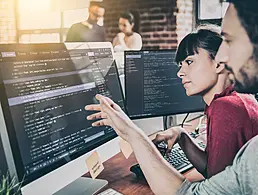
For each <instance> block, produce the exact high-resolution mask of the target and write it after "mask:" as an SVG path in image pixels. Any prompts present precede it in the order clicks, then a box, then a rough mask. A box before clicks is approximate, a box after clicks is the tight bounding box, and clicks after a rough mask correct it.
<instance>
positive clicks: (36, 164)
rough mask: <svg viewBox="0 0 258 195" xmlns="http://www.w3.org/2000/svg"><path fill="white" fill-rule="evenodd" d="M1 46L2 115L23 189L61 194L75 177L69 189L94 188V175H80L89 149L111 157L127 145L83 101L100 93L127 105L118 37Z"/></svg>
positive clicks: (86, 102) (105, 156) (103, 156)
mask: <svg viewBox="0 0 258 195" xmlns="http://www.w3.org/2000/svg"><path fill="white" fill-rule="evenodd" d="M0 54H1V56H0V72H1V78H0V81H1V82H0V84H1V88H0V91H1V92H0V93H1V106H2V110H3V115H1V116H0V117H1V118H2V117H4V121H5V124H3V125H2V126H5V125H6V130H7V133H8V136H9V142H10V145H11V150H12V153H13V159H14V163H15V167H16V172H17V175H18V178H19V181H22V194H25V195H29V194H33V195H35V194H42V195H43V194H44V195H45V194H54V193H56V192H58V191H59V190H60V189H62V188H63V187H65V186H66V185H68V184H69V183H71V182H73V181H76V182H75V183H76V185H75V186H76V187H75V188H76V191H73V190H74V189H73V190H72V191H69V192H67V194H71V193H72V194H77V193H78V194H79V193H82V192H79V189H78V188H79V187H80V186H81V187H83V189H82V190H84V191H85V188H88V190H90V191H91V190H92V189H90V188H93V187H94V182H92V181H90V182H89V183H88V184H90V186H87V182H86V183H83V184H82V183H81V179H78V180H76V179H77V178H80V176H82V175H83V174H85V173H87V172H88V169H87V166H86V163H85V160H86V159H87V157H88V156H89V155H90V154H91V153H92V152H93V151H95V150H97V152H98V153H99V156H100V159H101V160H102V161H105V160H107V159H109V158H111V157H112V156H113V155H115V154H117V153H118V152H119V151H120V149H119V141H118V137H117V135H116V133H115V131H114V130H113V129H112V128H110V127H92V125H91V124H92V122H91V121H88V120H87V119H86V117H87V116H88V115H89V114H92V113H93V112H91V111H86V110H85V109H84V107H85V106H86V105H88V104H92V103H97V100H96V99H95V95H96V94H97V93H99V94H103V95H105V96H108V97H110V98H112V99H113V100H114V101H115V102H116V103H117V104H118V105H120V106H121V107H122V108H124V101H123V94H122V90H121V85H120V81H119V77H118V73H117V68H116V65H115V62H114V59H113V50H112V45H111V43H107V42H106V43H65V44H64V43H53V44H28V45H26V44H8V45H0ZM1 120H2V119H1ZM2 126H1V129H2V128H5V127H2ZM79 180H80V181H79ZM83 181H84V179H83ZM87 181H88V180H87ZM103 185H104V184H103ZM78 186H79V187H78ZM71 189H72V187H71V188H70V187H69V190H71ZM94 190H95V189H94ZM94 190H93V191H94ZM84 191H83V192H84ZM84 193H85V192H84ZM59 194H65V192H64V191H62V192H61V193H59Z"/></svg>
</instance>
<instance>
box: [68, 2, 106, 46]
mask: <svg viewBox="0 0 258 195" xmlns="http://www.w3.org/2000/svg"><path fill="white" fill-rule="evenodd" d="M104 14H105V9H104V7H103V5H102V4H101V2H97V1H91V2H90V5H89V18H88V20H86V21H83V22H80V23H76V24H73V25H72V26H71V28H70V29H69V30H68V33H67V38H66V42H104V41H106V32H105V28H104V27H103V26H100V24H101V23H103V19H104Z"/></svg>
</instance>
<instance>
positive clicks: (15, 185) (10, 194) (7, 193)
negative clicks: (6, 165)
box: [0, 174, 21, 195]
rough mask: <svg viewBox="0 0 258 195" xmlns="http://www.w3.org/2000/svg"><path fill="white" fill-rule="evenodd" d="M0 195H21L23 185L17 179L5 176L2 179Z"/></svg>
mask: <svg viewBox="0 0 258 195" xmlns="http://www.w3.org/2000/svg"><path fill="white" fill-rule="evenodd" d="M0 181H1V183H0V195H19V194H21V193H20V189H21V183H19V182H18V181H17V179H16V177H11V176H10V175H9V174H6V175H3V176H2V178H1V179H0Z"/></svg>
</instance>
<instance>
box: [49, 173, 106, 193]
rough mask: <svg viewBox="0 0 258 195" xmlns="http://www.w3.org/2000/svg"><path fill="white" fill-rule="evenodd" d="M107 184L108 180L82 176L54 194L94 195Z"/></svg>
mask: <svg viewBox="0 0 258 195" xmlns="http://www.w3.org/2000/svg"><path fill="white" fill-rule="evenodd" d="M107 184H108V181H106V180H102V179H91V178H87V177H80V178H79V179H77V180H75V181H74V182H72V183H70V184H68V185H67V186H65V187H64V188H63V189H61V190H59V191H58V192H56V193H55V194H54V195H71V194H72V195H82V194H83V195H93V194H96V193H97V192H99V191H100V190H101V189H102V188H104V187H105V186H106V185H107Z"/></svg>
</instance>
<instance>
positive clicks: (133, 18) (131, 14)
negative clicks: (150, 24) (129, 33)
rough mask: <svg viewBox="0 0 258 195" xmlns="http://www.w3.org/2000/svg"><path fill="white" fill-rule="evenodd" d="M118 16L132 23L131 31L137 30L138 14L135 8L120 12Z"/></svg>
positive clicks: (138, 23) (138, 25)
mask: <svg viewBox="0 0 258 195" xmlns="http://www.w3.org/2000/svg"><path fill="white" fill-rule="evenodd" d="M120 18H124V19H127V20H128V22H129V23H130V24H133V23H134V27H133V31H134V32H137V33H138V32H139V28H140V14H139V12H138V11H137V10H130V11H126V12H124V13H122V14H120Z"/></svg>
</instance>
